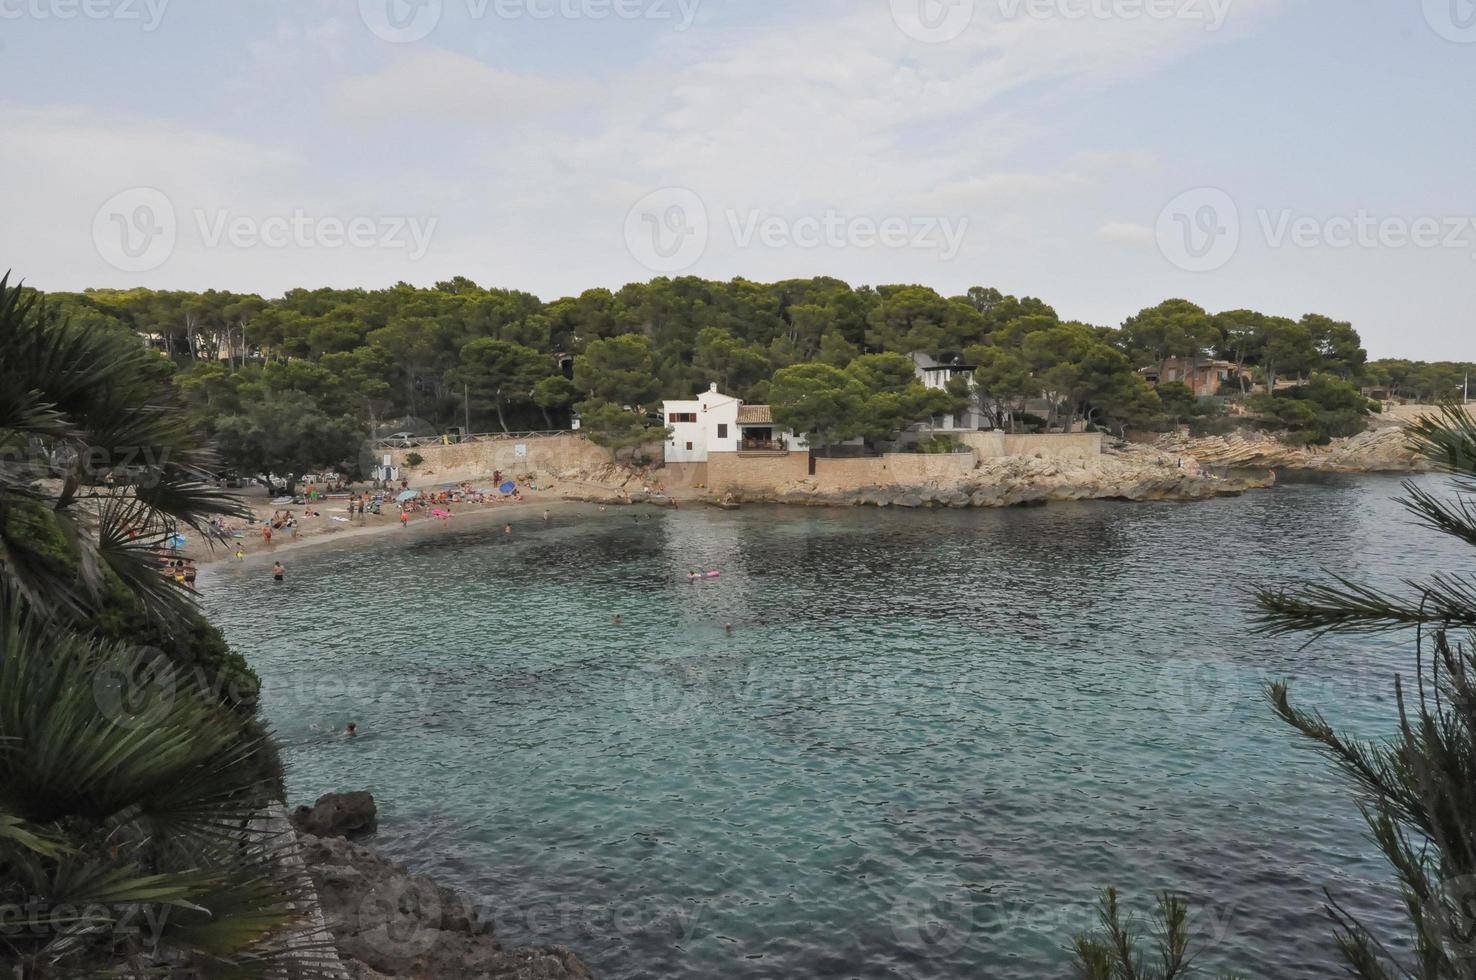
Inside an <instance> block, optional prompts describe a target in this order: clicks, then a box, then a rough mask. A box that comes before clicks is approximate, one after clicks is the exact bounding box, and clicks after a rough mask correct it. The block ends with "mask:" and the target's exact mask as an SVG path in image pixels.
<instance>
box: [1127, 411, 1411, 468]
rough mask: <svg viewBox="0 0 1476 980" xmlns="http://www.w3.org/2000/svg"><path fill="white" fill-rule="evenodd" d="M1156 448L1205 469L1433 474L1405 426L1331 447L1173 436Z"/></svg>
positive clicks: (1255, 437) (1258, 438) (1255, 438)
mask: <svg viewBox="0 0 1476 980" xmlns="http://www.w3.org/2000/svg"><path fill="white" fill-rule="evenodd" d="M1154 448H1156V449H1158V450H1160V451H1163V452H1167V453H1175V454H1179V455H1183V456H1191V457H1193V458H1194V459H1196V460H1198V461H1199V462H1200V463H1201V464H1202V465H1205V466H1228V467H1247V468H1256V469H1262V468H1272V469H1288V470H1309V471H1313V472H1323V473H1428V472H1430V470H1431V468H1432V467H1431V465H1430V462H1429V461H1428V460H1426V459H1425V458H1424V457H1422V456H1420V455H1419V454H1418V453H1416V452H1415V451H1414V450H1412V449H1410V448H1409V441H1408V437H1407V436H1406V434H1405V430H1404V426H1403V425H1402V424H1397V423H1396V424H1383V425H1379V426H1376V427H1375V428H1372V429H1369V430H1368V431H1367V432H1363V433H1360V434H1359V435H1356V436H1351V437H1349V438H1347V439H1334V440H1333V441H1332V443H1331V444H1330V445H1327V446H1290V445H1287V444H1286V443H1284V442H1282V441H1281V440H1279V439H1277V438H1275V437H1274V436H1272V435H1270V434H1268V433H1264V432H1254V431H1243V432H1235V433H1232V434H1230V435H1226V436H1210V437H1206V438H1200V439H1194V438H1189V437H1187V436H1181V435H1172V436H1165V437H1163V438H1162V439H1159V440H1158V441H1157V442H1156V443H1155V444H1154Z"/></svg>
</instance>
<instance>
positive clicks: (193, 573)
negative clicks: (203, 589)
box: [184, 561, 200, 589]
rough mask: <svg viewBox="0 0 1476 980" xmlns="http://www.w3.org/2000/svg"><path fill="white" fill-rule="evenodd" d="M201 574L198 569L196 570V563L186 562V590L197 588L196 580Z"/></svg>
mask: <svg viewBox="0 0 1476 980" xmlns="http://www.w3.org/2000/svg"><path fill="white" fill-rule="evenodd" d="M199 574H200V572H199V570H198V569H196V568H195V563H194V562H192V561H191V562H185V567H184V584H185V588H188V589H193V588H194V587H195V580H196V579H197V578H198V577H199Z"/></svg>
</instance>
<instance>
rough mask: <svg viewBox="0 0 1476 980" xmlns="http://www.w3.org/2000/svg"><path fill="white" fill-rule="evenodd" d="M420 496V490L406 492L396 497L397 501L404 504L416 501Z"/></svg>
mask: <svg viewBox="0 0 1476 980" xmlns="http://www.w3.org/2000/svg"><path fill="white" fill-rule="evenodd" d="M418 496H420V491H419V490H406V491H405V492H404V493H402V494H400V495H399V496H398V497H396V498H395V500H397V501H398V502H400V503H402V504H403V503H405V502H407V501H410V500H414V499H415V498H416V497H418Z"/></svg>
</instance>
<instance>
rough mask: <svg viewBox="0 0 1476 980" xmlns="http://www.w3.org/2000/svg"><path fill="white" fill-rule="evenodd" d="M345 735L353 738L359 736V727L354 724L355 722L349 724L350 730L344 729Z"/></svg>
mask: <svg viewBox="0 0 1476 980" xmlns="http://www.w3.org/2000/svg"><path fill="white" fill-rule="evenodd" d="M344 734H346V735H348V736H349V737H350V738H352V737H353V736H355V735H357V734H359V726H358V725H356V724H354V723H353V722H349V723H348V728H346V729H344Z"/></svg>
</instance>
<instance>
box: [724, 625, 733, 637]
mask: <svg viewBox="0 0 1476 980" xmlns="http://www.w3.org/2000/svg"><path fill="white" fill-rule="evenodd" d="M723 632H724V633H727V634H728V635H729V636H732V635H733V624H732V623H728V624H727V625H726V626H724V627H723Z"/></svg>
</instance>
